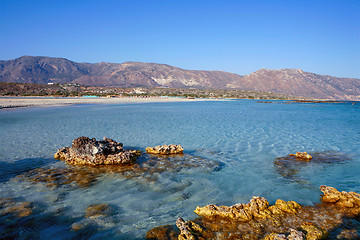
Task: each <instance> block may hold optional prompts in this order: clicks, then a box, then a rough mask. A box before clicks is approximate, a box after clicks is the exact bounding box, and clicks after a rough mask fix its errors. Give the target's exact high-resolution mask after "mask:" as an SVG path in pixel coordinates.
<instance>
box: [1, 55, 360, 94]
mask: <svg viewBox="0 0 360 240" xmlns="http://www.w3.org/2000/svg"><path fill="white" fill-rule="evenodd" d="M0 81H1V82H16V83H37V84H47V83H49V82H53V83H79V84H83V85H87V86H107V87H172V88H198V89H241V90H249V91H268V92H275V93H283V94H292V95H297V96H303V97H311V98H329V99H345V100H360V79H356V78H337V77H332V76H326V75H318V74H314V73H308V72H304V71H302V70H300V69H281V70H269V69H261V70H259V71H256V72H254V73H251V74H249V75H245V76H241V75H237V74H234V73H229V72H222V71H198V70H184V69H181V68H177V67H174V66H170V65H166V64H156V63H141V62H124V63H104V62H101V63H77V62H73V61H70V60H67V59H64V58H51V57H33V56H23V57H20V58H17V59H13V60H3V61H0Z"/></svg>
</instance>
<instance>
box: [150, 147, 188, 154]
mask: <svg viewBox="0 0 360 240" xmlns="http://www.w3.org/2000/svg"><path fill="white" fill-rule="evenodd" d="M146 152H147V153H151V154H161V155H169V154H182V153H183V152H184V148H183V147H182V146H181V145H174V144H170V145H162V146H156V147H147V148H146Z"/></svg>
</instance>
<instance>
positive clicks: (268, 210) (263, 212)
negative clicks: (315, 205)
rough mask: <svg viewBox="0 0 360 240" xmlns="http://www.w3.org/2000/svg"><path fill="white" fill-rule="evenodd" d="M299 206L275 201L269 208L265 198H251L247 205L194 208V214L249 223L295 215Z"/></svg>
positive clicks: (293, 203)
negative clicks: (254, 219) (255, 220)
mask: <svg viewBox="0 0 360 240" xmlns="http://www.w3.org/2000/svg"><path fill="white" fill-rule="evenodd" d="M300 208H301V207H300V205H299V204H298V203H296V202H294V201H288V202H285V201H283V200H280V199H279V200H277V201H276V203H275V205H273V206H270V207H269V203H268V201H267V200H266V199H265V198H261V197H253V198H252V199H251V200H250V202H249V203H247V204H241V203H238V204H235V205H233V206H230V207H228V206H216V205H213V204H211V205H207V206H205V207H199V206H198V207H196V209H195V211H194V212H195V213H196V214H198V215H200V216H203V217H210V218H211V217H220V218H230V219H236V220H238V221H249V220H251V219H253V218H260V219H261V218H272V217H273V216H274V215H282V214H284V213H296V212H297V211H298V210H299V209H300Z"/></svg>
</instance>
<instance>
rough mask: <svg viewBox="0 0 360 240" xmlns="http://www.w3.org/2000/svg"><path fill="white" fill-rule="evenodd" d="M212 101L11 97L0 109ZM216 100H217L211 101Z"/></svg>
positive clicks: (2, 102)
mask: <svg viewBox="0 0 360 240" xmlns="http://www.w3.org/2000/svg"><path fill="white" fill-rule="evenodd" d="M209 100H210V99H186V98H175V97H167V98H165V97H151V98H137V97H128V98H102V97H99V98H81V97H78V98H67V97H64V98H52V97H48V98H45V97H39V98H36V97H9V98H0V108H18V107H53V106H64V105H74V104H119V103H155V102H191V101H209ZM211 100H215V99H211Z"/></svg>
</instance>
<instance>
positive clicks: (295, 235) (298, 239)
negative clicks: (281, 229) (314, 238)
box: [264, 228, 305, 240]
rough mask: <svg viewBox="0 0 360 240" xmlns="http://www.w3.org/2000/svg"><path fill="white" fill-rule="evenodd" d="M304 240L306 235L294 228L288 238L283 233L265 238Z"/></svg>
mask: <svg viewBox="0 0 360 240" xmlns="http://www.w3.org/2000/svg"><path fill="white" fill-rule="evenodd" d="M303 239H305V234H304V233H303V232H301V231H298V230H295V229H293V228H291V229H290V234H289V235H287V236H286V235H285V234H282V233H270V234H269V235H267V236H266V237H265V238H264V240H303Z"/></svg>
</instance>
